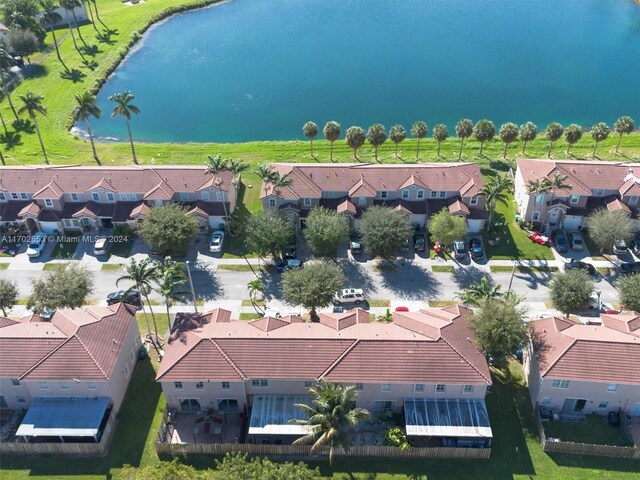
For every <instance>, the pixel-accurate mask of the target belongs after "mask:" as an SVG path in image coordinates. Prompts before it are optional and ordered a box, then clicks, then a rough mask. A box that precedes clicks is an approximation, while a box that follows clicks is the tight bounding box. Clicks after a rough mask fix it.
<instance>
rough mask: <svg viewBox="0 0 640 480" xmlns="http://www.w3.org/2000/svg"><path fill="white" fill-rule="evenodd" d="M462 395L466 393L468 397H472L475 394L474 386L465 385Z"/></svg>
mask: <svg viewBox="0 0 640 480" xmlns="http://www.w3.org/2000/svg"><path fill="white" fill-rule="evenodd" d="M462 393H466V394H467V395H470V394H472V393H473V385H465V386H464V387H462Z"/></svg>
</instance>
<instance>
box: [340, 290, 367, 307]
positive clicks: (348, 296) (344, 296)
mask: <svg viewBox="0 0 640 480" xmlns="http://www.w3.org/2000/svg"><path fill="white" fill-rule="evenodd" d="M362 302H364V292H363V291H362V289H361V288H343V289H342V290H341V291H339V292H336V294H335V295H334V297H333V303H334V304H335V305H338V304H340V303H356V304H357V303H362Z"/></svg>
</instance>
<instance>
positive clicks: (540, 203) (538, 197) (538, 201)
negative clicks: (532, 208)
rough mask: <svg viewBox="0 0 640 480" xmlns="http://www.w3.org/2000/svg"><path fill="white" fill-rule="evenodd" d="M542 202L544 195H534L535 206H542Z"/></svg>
mask: <svg viewBox="0 0 640 480" xmlns="http://www.w3.org/2000/svg"><path fill="white" fill-rule="evenodd" d="M542 202H544V195H536V205H542Z"/></svg>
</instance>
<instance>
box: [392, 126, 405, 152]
mask: <svg viewBox="0 0 640 480" xmlns="http://www.w3.org/2000/svg"><path fill="white" fill-rule="evenodd" d="M405 138H407V132H406V130H405V129H404V127H403V126H402V125H394V126H393V127H391V128H390V129H389V139H390V140H391V141H392V142H393V143H394V144H395V145H396V150H395V153H394V156H395V157H396V158H398V144H399V143H400V142H402V141H403V140H404V139H405Z"/></svg>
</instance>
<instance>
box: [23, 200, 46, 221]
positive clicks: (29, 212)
mask: <svg viewBox="0 0 640 480" xmlns="http://www.w3.org/2000/svg"><path fill="white" fill-rule="evenodd" d="M41 210H42V207H40V205H38V204H37V203H36V202H31V203H30V204H28V205H26V206H25V207H24V208H23V209H22V210H20V211H19V212H18V218H24V217H36V218H38V215H39V214H40V211H41Z"/></svg>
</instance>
